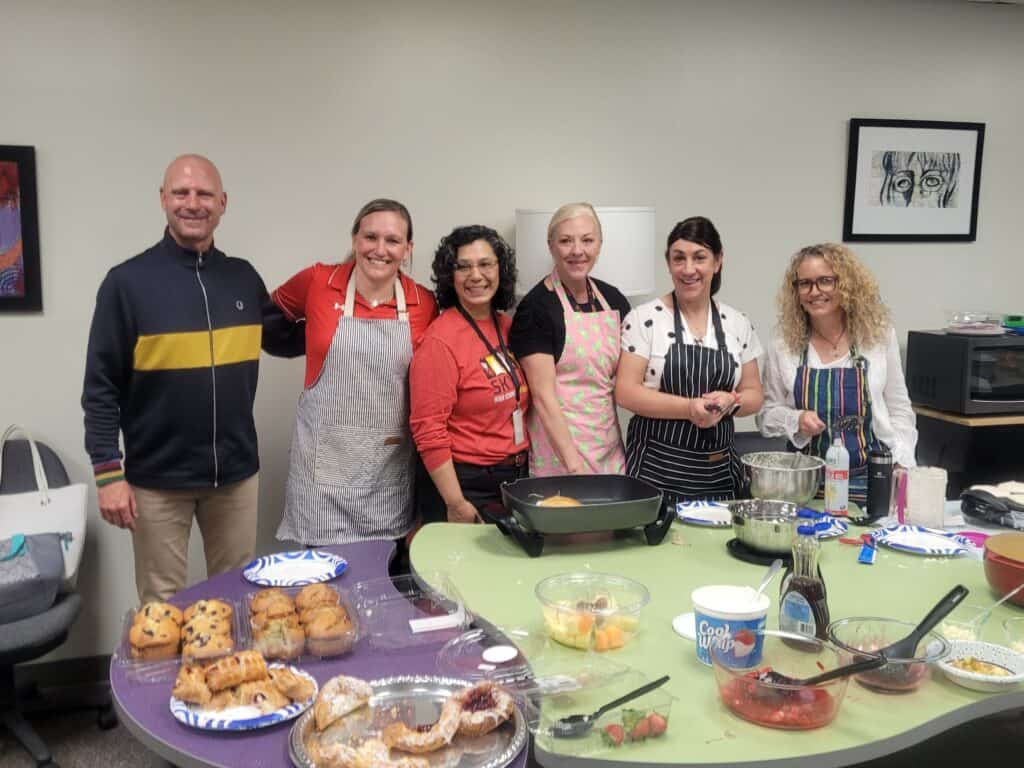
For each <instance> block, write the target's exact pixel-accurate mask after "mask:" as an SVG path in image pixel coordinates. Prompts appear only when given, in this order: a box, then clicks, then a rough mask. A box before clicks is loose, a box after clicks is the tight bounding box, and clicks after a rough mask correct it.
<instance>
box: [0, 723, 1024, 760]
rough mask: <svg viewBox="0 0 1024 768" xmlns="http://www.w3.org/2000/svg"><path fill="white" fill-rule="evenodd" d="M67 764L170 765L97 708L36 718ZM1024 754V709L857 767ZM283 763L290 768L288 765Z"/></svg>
mask: <svg viewBox="0 0 1024 768" xmlns="http://www.w3.org/2000/svg"><path fill="white" fill-rule="evenodd" d="M33 723H34V725H35V726H36V730H37V732H38V733H39V735H40V736H41V737H42V738H43V740H44V741H45V742H46V744H47V745H48V746H49V747H50V749H51V751H52V752H53V756H54V759H55V760H56V761H57V763H58V764H59V765H60V766H61V768H167V763H165V762H164V761H163V760H161V759H160V758H159V757H157V756H156V755H154V754H152V753H150V752H148V751H147V750H146V748H145V747H143V746H142V745H141V744H140V743H139V742H137V741H136V740H135V739H134V738H132V736H131V735H130V734H129V733H128V731H127V730H125V729H124V727H122V726H120V725H119V726H117V727H116V728H113V729H112V730H109V731H101V730H100V729H99V728H98V727H97V725H96V715H95V713H94V712H76V713H72V714H67V715H61V716H59V717H48V718H41V719H35V720H33ZM1022 754H1024V711H1022V712H1018V713H1016V715H1015V716H1012V717H1010V716H999V717H993V718H988V719H986V720H979V721H977V722H975V723H971V724H969V725H965V726H961V727H959V728H956V729H954V730H952V731H949V732H947V733H944V734H941V735H939V736H936V737H935V738H933V739H930V740H929V741H927V742H925V743H924V744H921V745H918V746H917V747H914V748H912V749H909V750H905V751H903V752H900V753H898V754H896V755H893V756H891V757H887V758H884V759H882V760H875V761H872V762H870V763H864V764H862V765H861V766H857V767H856V768H916V767H917V766H922V765H936V766H942V765H957V764H959V765H975V766H989V765H993V766H994V765H1017V764H1019V762H1020V756H1021V755H1022ZM0 768H35V761H33V760H32V759H31V758H30V757H29V756H28V753H27V752H25V751H24V750H23V749H22V748H21V746H20V745H18V744H17V743H15V741H14V740H13V738H12V737H11V735H10V734H9V733H7V732H6V731H5V730H3V729H2V728H0ZM282 768H286V767H285V766H282Z"/></svg>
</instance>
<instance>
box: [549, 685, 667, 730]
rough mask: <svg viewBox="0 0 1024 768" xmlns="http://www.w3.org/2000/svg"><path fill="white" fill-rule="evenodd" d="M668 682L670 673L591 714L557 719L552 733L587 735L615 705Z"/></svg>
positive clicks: (552, 727) (552, 726)
mask: <svg viewBox="0 0 1024 768" xmlns="http://www.w3.org/2000/svg"><path fill="white" fill-rule="evenodd" d="M667 682H668V675H665V676H664V677H659V678H658V679H657V680H655V681H654V682H653V683H647V684H646V685H641V686H640V687H639V688H637V689H636V690H635V691H630V692H629V693H627V694H626V695H625V696H620V697H619V698H617V699H615V700H614V701H609V702H608V703H607V704H605V705H604V706H603V707H601V708H600V709H599V710H597V711H596V712H591V713H590V714H589V715H569V716H568V717H563V718H560V719H558V720H556V721H555V722H554V723H552V724H551V728H550V733H551V735H552V736H555V737H557V738H560V739H575V738H579V737H580V736H585V735H586V734H587V733H588V732H589V731H590V729H591V728H593V727H594V723H596V722H597V721H598V720H599V719H600V718H601V715H603V714H604V713H605V712H608V711H609V710H611V709H615V707H618V706H621V705H622V704H625V703H626V702H628V701H632V700H633V699H638V698H640V697H641V696H643V695H644V694H645V693H650V692H651V691H653V690H654V689H655V688H660V687H661V686H662V685H664V684H665V683H667Z"/></svg>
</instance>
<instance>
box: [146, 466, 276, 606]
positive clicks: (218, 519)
mask: <svg viewBox="0 0 1024 768" xmlns="http://www.w3.org/2000/svg"><path fill="white" fill-rule="evenodd" d="M259 484H260V482H259V474H258V473H257V474H255V475H253V476H252V477H250V478H248V479H246V480H242V481H241V482H238V483H232V484H231V485H223V486H221V487H219V488H196V489H188V490H181V491H167V490H156V489H153V488H139V487H137V486H132V490H133V491H134V492H135V502H136V505H137V509H138V513H139V516H138V518H137V519H136V520H135V534H134V537H133V539H134V545H135V588H136V589H137V590H138V592H139V600H140V601H142V602H143V603H145V602H148V601H150V600H166V599H167V598H169V597H170V596H171V595H173V594H174V593H175V592H177V591H179V590H181V589H184V588H185V581H186V579H187V578H188V539H189V534H190V533H191V532H192V517H193V516H195V519H196V521H197V522H198V523H199V530H200V531H201V532H202V535H203V550H204V552H205V553H206V574H207V576H215V575H216V574H218V573H224V571H229V570H231V569H232V568H238V567H240V566H242V565H245V564H246V563H247V562H249V561H250V560H251V559H252V556H253V551H254V550H255V549H256V519H257V510H258V504H257V499H258V496H259Z"/></svg>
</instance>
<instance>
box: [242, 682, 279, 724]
mask: <svg viewBox="0 0 1024 768" xmlns="http://www.w3.org/2000/svg"><path fill="white" fill-rule="evenodd" d="M238 703H239V704H241V705H242V706H253V707H256V708H257V709H259V711H260V712H262V713H263V714H264V715H266V714H269V713H271V712H274V711H275V710H278V709H281V707H287V706H288V705H289V704H291V699H289V698H288V697H287V696H285V695H284V694H283V693H281V691H280V690H278V688H277V686H275V685H274V684H273V683H272V682H271V681H270V680H256V681H253V682H249V683H242V684H241V685H240V686H238Z"/></svg>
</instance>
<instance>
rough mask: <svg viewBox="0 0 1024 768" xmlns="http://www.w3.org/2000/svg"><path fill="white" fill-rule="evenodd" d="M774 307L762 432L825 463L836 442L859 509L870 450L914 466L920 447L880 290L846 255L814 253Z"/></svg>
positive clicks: (792, 271) (833, 247)
mask: <svg viewBox="0 0 1024 768" xmlns="http://www.w3.org/2000/svg"><path fill="white" fill-rule="evenodd" d="M778 304H779V328H778V334H777V336H776V338H775V339H774V342H773V344H772V348H771V349H770V351H769V354H768V359H767V363H766V365H765V371H764V392H765V403H764V409H763V410H762V411H761V413H760V414H759V415H758V417H757V422H758V426H759V427H760V429H761V433H762V434H763V435H765V436H766V437H786V438H788V439H789V442H790V444H791V446H792V447H793V448H795V449H796V450H798V451H803V452H804V453H810V454H811V455H814V456H820V457H821V458H824V457H825V453H826V451H828V448H829V445H831V444H832V441H833V440H834V438H836V437H840V438H842V441H843V444H844V445H845V446H846V449H847V450H848V451H849V452H850V500H851V501H856V502H858V503H860V504H863V503H864V501H865V498H866V490H867V455H868V452H869V451H870V450H871V449H872V448H878V447H881V445H883V444H884V445H885V446H886V447H888V449H889V450H890V451H892V456H893V461H894V462H896V463H897V464H902V465H903V466H905V467H912V466H914V463H915V462H914V448H915V446H916V445H917V428H916V426H915V420H914V412H913V410H912V409H911V407H910V398H909V397H908V396H907V385H906V381H905V380H904V378H903V369H902V367H901V365H900V350H899V344H898V343H897V341H896V331H895V330H894V329H893V327H892V325H891V324H890V322H889V311H888V309H886V307H885V305H884V304H883V303H882V298H881V296H880V295H879V291H878V283H877V282H875V278H874V277H873V276H872V275H871V273H870V272H869V271H868V269H867V267H865V266H864V265H863V264H862V263H861V262H860V260H858V259H857V257H856V256H855V255H854V254H853V252H852V251H851V250H850V249H848V248H846V247H844V246H842V245H837V244H835V243H822V244H820V245H810V246H807V247H806V248H801V249H800V250H799V251H798V252H797V253H796V254H795V255H794V256H793V258H792V259H791V260H790V263H789V269H787V270H786V276H785V279H784V280H783V283H782V288H781V289H780V290H779V297H778Z"/></svg>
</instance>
